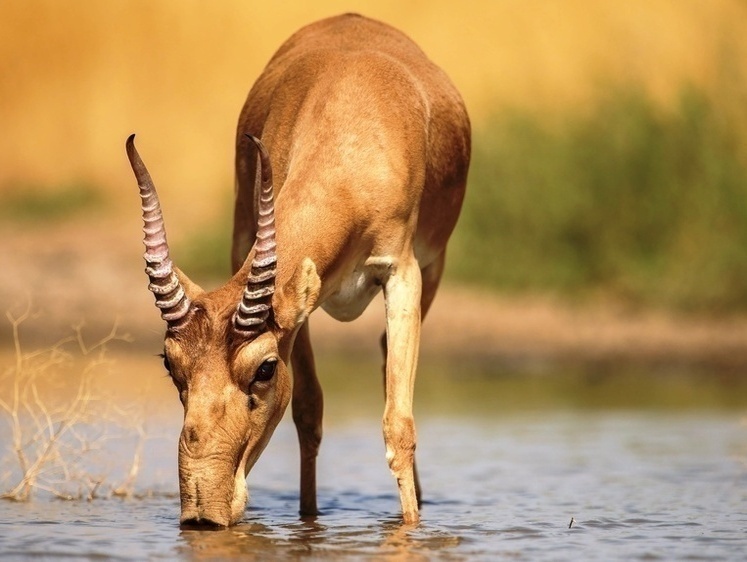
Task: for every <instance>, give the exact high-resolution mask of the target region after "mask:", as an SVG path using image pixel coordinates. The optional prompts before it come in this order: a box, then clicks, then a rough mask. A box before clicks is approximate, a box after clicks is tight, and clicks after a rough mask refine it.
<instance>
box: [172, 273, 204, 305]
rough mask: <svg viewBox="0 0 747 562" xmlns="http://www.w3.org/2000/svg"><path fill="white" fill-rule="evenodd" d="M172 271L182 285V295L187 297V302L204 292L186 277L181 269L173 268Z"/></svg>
mask: <svg viewBox="0 0 747 562" xmlns="http://www.w3.org/2000/svg"><path fill="white" fill-rule="evenodd" d="M174 271H175V272H176V276H177V277H178V278H179V282H180V283H181V284H182V288H183V289H184V293H185V294H186V295H187V296H188V297H189V300H192V301H193V300H195V299H196V298H197V297H199V296H200V295H201V294H202V293H204V292H205V290H204V289H203V288H202V287H200V286H199V285H198V284H197V283H195V282H194V281H192V280H191V279H190V278H189V277H187V275H186V274H185V273H184V272H183V271H182V270H181V269H179V268H178V267H176V266H174Z"/></svg>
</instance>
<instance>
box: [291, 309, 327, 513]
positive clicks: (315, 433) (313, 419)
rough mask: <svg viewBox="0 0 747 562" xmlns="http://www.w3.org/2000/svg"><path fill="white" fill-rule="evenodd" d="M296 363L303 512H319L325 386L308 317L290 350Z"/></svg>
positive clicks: (295, 407) (295, 400) (295, 412)
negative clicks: (318, 471)
mask: <svg viewBox="0 0 747 562" xmlns="http://www.w3.org/2000/svg"><path fill="white" fill-rule="evenodd" d="M291 361H292V365H293V401H292V408H293V421H294V422H295V424H296V431H297V432H298V443H299V445H300V449H301V509H300V513H301V515H317V514H318V513H319V511H318V510H317V503H316V457H317V454H318V453H319V446H320V445H321V442H322V413H323V409H324V408H323V397H322V387H321V386H320V385H319V380H318V379H317V376H316V368H315V366H314V353H313V351H312V349H311V339H310V335H309V321H308V320H306V322H304V323H303V325H302V326H301V328H300V329H299V330H298V334H297V335H296V341H295V344H294V345H293V351H292V352H291Z"/></svg>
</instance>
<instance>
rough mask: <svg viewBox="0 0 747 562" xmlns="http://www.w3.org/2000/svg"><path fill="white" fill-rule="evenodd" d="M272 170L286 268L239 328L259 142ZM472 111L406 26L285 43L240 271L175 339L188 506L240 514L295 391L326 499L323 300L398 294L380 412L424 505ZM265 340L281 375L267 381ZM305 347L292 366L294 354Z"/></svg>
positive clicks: (247, 163) (186, 515)
mask: <svg viewBox="0 0 747 562" xmlns="http://www.w3.org/2000/svg"><path fill="white" fill-rule="evenodd" d="M245 133H251V134H253V135H255V136H257V137H261V139H262V141H263V143H264V144H265V146H266V147H267V149H268V151H269V153H270V157H271V160H272V167H273V172H274V177H275V220H276V225H277V255H278V265H277V278H276V291H275V294H274V297H273V302H272V305H273V313H272V316H271V319H270V321H269V324H268V331H267V332H266V333H264V334H262V335H260V336H259V337H258V338H257V339H255V340H254V341H251V342H248V343H247V342H244V341H242V340H241V339H240V338H237V336H236V334H235V333H234V332H232V331H231V329H230V326H231V315H232V314H233V311H234V310H235V309H236V306H237V303H238V301H239V299H240V298H241V292H242V290H243V285H244V282H245V280H246V276H247V270H248V267H249V264H250V262H251V259H252V256H253V253H254V252H253V250H252V249H251V247H252V244H253V243H254V238H255V234H256V201H255V197H256V196H255V183H258V180H257V178H256V174H257V160H256V158H257V157H256V151H255V150H253V149H252V147H250V146H249V145H248V144H247V140H246V139H245V137H244V135H245ZM469 154H470V125H469V120H468V117H467V113H466V111H465V108H464V104H463V102H462V100H461V98H460V96H459V94H458V93H457V91H456V90H455V88H454V87H453V86H452V84H451V83H450V81H449V80H448V78H447V77H446V76H445V74H444V73H443V72H442V71H441V70H440V69H439V68H437V67H436V66H435V65H433V64H432V63H431V62H430V61H429V60H428V59H427V58H426V57H425V55H424V54H423V53H422V51H421V50H420V49H419V48H418V47H417V46H416V45H415V44H414V43H413V42H412V41H410V40H409V39H408V38H407V37H406V36H405V35H403V34H402V33H400V32H399V31H397V30H395V29H393V28H391V27H389V26H387V25H385V24H383V23H380V22H376V21H373V20H370V19H367V18H364V17H361V16H356V15H350V14H348V15H343V16H339V17H334V18H330V19H327V20H323V21H320V22H317V23H314V24H312V25H309V26H307V27H305V28H303V29H301V30H300V31H298V32H297V33H296V34H294V35H293V36H292V37H291V38H290V39H289V40H288V41H286V43H284V44H283V45H282V46H281V47H280V49H279V50H278V52H277V53H276V54H275V55H274V56H273V58H272V59H271V60H270V62H269V63H268V65H267V67H266V68H265V70H264V72H263V73H262V75H261V76H260V77H259V79H258V80H257V82H256V84H255V85H254V87H253V88H252V90H251V92H250V93H249V96H248V98H247V101H246V104H245V105H244V108H243V110H242V112H241V116H240V118H239V124H238V130H237V151H236V172H237V194H236V210H235V224H234V243H233V249H232V263H233V270H234V273H235V275H234V277H233V278H232V279H231V280H230V281H229V283H227V284H226V285H225V286H224V287H222V288H220V289H218V290H216V291H213V292H210V293H204V292H202V290H201V289H199V288H198V287H196V286H194V285H193V284H192V283H191V282H189V281H188V279H186V277H184V275H183V274H181V273H180V274H179V275H180V279H183V285H184V287H185V291H186V292H187V294H188V296H189V298H190V300H191V302H192V305H191V308H190V314H191V316H190V318H189V321H188V322H187V323H186V325H185V326H184V327H183V328H182V329H179V330H171V329H170V330H169V332H168V333H167V336H166V345H165V353H166V356H167V358H168V361H169V363H170V364H171V373H172V377H173V378H174V380H175V382H176V384H177V387H179V388H180V390H181V396H182V400H183V402H184V405H185V423H184V429H183V431H182V436H181V439H180V447H179V453H180V456H179V460H180V482H181V494H182V517H181V520H182V522H186V523H190V524H200V523H213V524H218V525H228V524H232V523H235V522H236V521H238V520H239V519H240V518H241V515H242V513H243V505H244V501H245V499H246V497H245V492H243V493H242V489H243V478H244V476H245V474H246V473H247V472H248V471H249V469H250V468H251V466H252V465H253V464H254V462H255V461H256V459H257V457H258V456H259V454H260V452H261V451H262V449H263V448H264V446H265V445H266V443H267V441H268V439H269V437H270V435H271V434H272V431H273V430H274V428H275V426H276V425H277V423H278V421H279V420H280V418H281V417H282V415H283V412H284V410H285V408H286V406H287V404H288V403H289V401H291V400H292V404H293V418H294V421H295V423H296V426H297V429H298V435H299V443H300V447H301V512H302V513H303V514H315V513H316V512H317V502H316V489H315V488H316V486H315V481H316V475H315V459H316V456H317V452H318V450H319V445H320V442H321V418H322V393H321V388H320V386H319V383H318V380H317V378H316V372H315V367H314V359H313V355H312V349H311V342H310V335H309V324H308V316H309V314H310V313H311V312H312V311H313V310H314V309H316V308H318V307H320V306H322V307H324V308H325V310H327V311H328V312H329V313H330V314H332V315H333V316H335V317H336V318H339V319H342V320H350V319H352V318H354V317H356V316H357V315H359V314H360V313H361V312H362V311H363V309H365V307H366V305H367V304H368V302H369V301H370V300H371V298H373V296H374V295H375V294H376V293H378V291H379V290H381V289H382V288H383V291H384V296H385V300H386V326H387V329H386V339H385V340H384V342H383V349H384V354H385V391H386V405H385V408H384V418H383V430H384V440H385V444H386V457H387V461H388V463H389V466H390V468H391V470H392V473H393V475H394V476H395V478H396V480H397V484H398V486H399V491H400V499H401V504H402V514H403V518H404V521H405V522H406V523H414V522H417V521H418V519H419V512H418V502H419V495H420V491H419V483H418V482H417V476H416V471H415V469H414V451H415V441H416V439H415V424H414V420H413V416H412V400H413V386H414V381H415V369H416V364H417V355H418V345H419V338H420V324H421V321H422V317H423V316H424V315H425V312H426V311H427V309H428V308H429V306H430V304H431V302H432V300H433V297H434V296H435V293H436V289H437V287H438V283H439V280H440V277H441V272H442V271H443V263H444V255H445V254H444V252H445V247H446V243H447V241H448V238H449V236H450V234H451V232H452V230H453V228H454V225H455V224H456V220H457V217H458V214H459V210H460V207H461V203H462V199H463V196H464V188H465V182H466V174H467V168H468V165H469ZM268 358H272V359H277V360H278V366H277V372H276V374H275V377H274V378H273V379H272V380H271V381H268V382H261V383H259V382H255V383H252V382H251V381H252V378H253V376H254V373H255V371H256V370H257V369H258V367H259V366H260V365H261V364H262V362H263V361H264V360H266V359H268ZM291 359H292V362H293V381H291V378H290V375H289V369H288V363H289V361H290V360H291Z"/></svg>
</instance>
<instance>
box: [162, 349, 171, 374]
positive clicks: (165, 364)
mask: <svg viewBox="0 0 747 562" xmlns="http://www.w3.org/2000/svg"><path fill="white" fill-rule="evenodd" d="M160 355H161V359H163V367H164V369H166V370H167V371H168V372H169V373H170V372H171V364H170V363H169V358H168V357H166V354H165V353H161V354H160Z"/></svg>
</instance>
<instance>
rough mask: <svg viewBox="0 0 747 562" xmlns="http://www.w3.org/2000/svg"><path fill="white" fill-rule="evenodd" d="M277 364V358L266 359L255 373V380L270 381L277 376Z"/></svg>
mask: <svg viewBox="0 0 747 562" xmlns="http://www.w3.org/2000/svg"><path fill="white" fill-rule="evenodd" d="M277 366H278V360H277V359H267V360H266V361H264V362H263V363H262V364H261V365H260V366H259V368H258V369H257V372H256V373H254V382H262V381H269V380H270V379H271V378H272V377H273V376H275V368H276V367H277Z"/></svg>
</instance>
